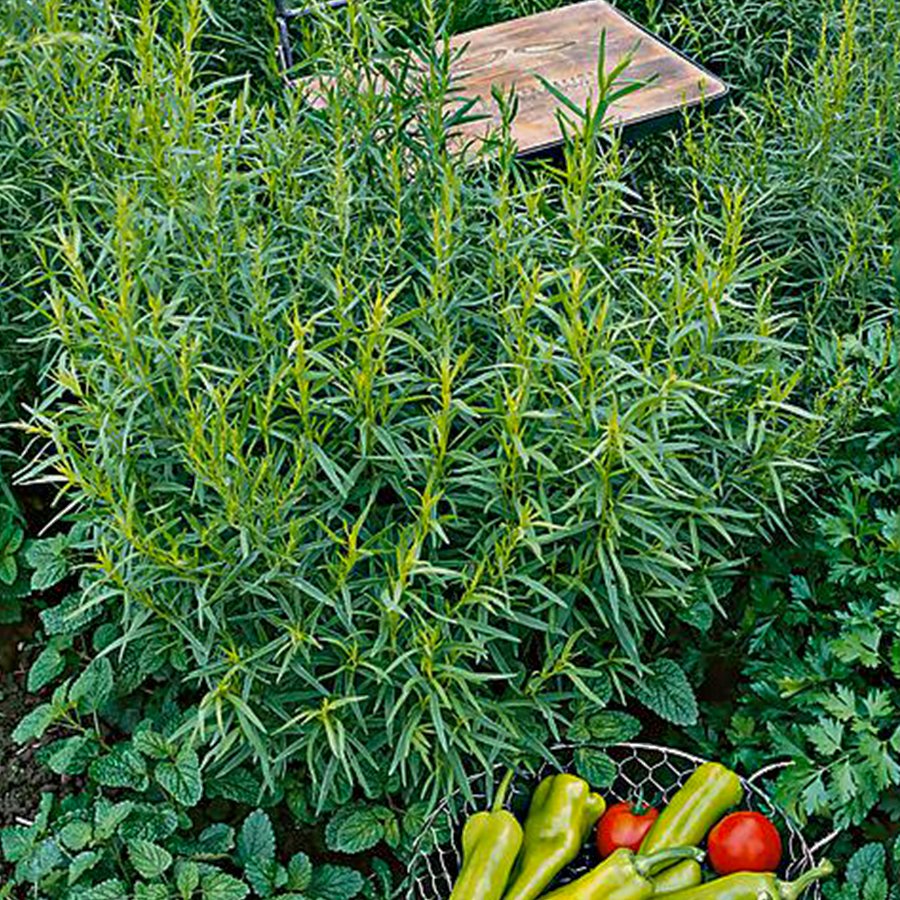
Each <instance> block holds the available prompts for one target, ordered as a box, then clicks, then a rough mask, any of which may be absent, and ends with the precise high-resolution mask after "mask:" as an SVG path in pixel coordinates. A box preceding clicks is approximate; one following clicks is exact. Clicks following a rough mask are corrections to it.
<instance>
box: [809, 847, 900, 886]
mask: <svg viewBox="0 0 900 900" xmlns="http://www.w3.org/2000/svg"><path fill="white" fill-rule="evenodd" d="M822 893H823V894H824V895H825V898H826V900H868V898H875V897H879V898H881V900H897V898H898V897H900V842H897V841H895V842H894V844H893V847H892V849H891V853H890V856H888V851H887V849H886V847H885V845H884V844H866V845H864V846H862V847H860V848H859V849H858V850H857V851H856V853H854V854H853V856H852V857H851V858H850V861H849V862H848V863H847V868H846V874H845V876H844V878H843V879H842V880H840V881H838V880H835V881H831V882H826V883H825V884H824V885H823V886H822Z"/></svg>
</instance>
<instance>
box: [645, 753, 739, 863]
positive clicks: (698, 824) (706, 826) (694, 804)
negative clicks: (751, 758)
mask: <svg viewBox="0 0 900 900" xmlns="http://www.w3.org/2000/svg"><path fill="white" fill-rule="evenodd" d="M743 796H744V788H743V786H742V785H741V780H740V778H738V777H737V775H735V774H734V772H731V771H729V770H728V769H726V768H725V766H722V765H719V763H704V764H703V765H702V766H699V767H698V768H697V770H696V771H695V772H694V773H693V775H691V777H690V778H688V780H687V781H686V782H685V784H684V787H682V788H681V790H680V791H678V793H677V794H675V796H674V797H673V798H672V799H671V800H670V801H669V805H668V806H667V807H666V808H665V809H664V810H663V811H662V813H661V814H660V816H659V818H658V819H657V820H656V821H655V822H654V823H653V826H652V827H651V828H650V830H649V831H648V832H647V835H646V837H645V838H644V840H643V842H642V843H641V846H640V853H641V854H642V855H644V856H647V855H649V854H651V853H656V852H657V851H658V850H665V849H666V848H667V847H693V846H696V845H697V844H699V843H701V842H702V840H703V838H705V837H706V833H707V832H708V831H709V830H710V828H712V827H713V825H715V824H716V822H718V821H719V819H721V818H722V816H723V815H724V814H725V813H726V812H728V810H729V809H731V808H732V807H734V806H737V805H738V804H739V803H740V802H741V799H742V798H743Z"/></svg>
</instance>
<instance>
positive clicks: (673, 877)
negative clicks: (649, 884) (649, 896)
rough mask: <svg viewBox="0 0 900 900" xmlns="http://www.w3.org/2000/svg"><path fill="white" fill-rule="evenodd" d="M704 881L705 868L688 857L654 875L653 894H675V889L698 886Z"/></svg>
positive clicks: (680, 889) (681, 889)
mask: <svg viewBox="0 0 900 900" xmlns="http://www.w3.org/2000/svg"><path fill="white" fill-rule="evenodd" d="M702 881H703V869H701V868H700V863H698V862H697V861H696V860H693V859H686V860H685V861H684V862H680V863H678V865H677V866H671V867H670V868H668V869H665V870H663V871H662V872H660V873H659V874H658V875H656V876H654V878H653V896H654V897H658V896H659V895H660V894H674V893H675V891H683V890H684V889H685V888H690V887H696V886H697V885H698V884H700V883H701V882H702Z"/></svg>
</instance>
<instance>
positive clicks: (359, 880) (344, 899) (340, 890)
mask: <svg viewBox="0 0 900 900" xmlns="http://www.w3.org/2000/svg"><path fill="white" fill-rule="evenodd" d="M364 886H365V881H364V880H363V877H362V875H361V874H360V873H359V872H357V871H356V869H350V868H347V866H332V865H325V866H319V867H317V868H316V869H315V871H314V872H313V877H312V883H311V884H310V889H309V893H310V895H311V896H312V897H314V898H315V900H349V898H350V897H355V896H356V895H357V894H359V893H360V891H362V889H363V887H364Z"/></svg>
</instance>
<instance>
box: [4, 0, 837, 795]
mask: <svg viewBox="0 0 900 900" xmlns="http://www.w3.org/2000/svg"><path fill="white" fill-rule="evenodd" d="M163 7H164V8H166V9H168V10H169V11H170V12H171V16H170V19H171V24H170V25H168V26H167V30H165V31H162V30H160V29H161V26H158V25H157V22H156V12H157V11H156V9H155V8H154V9H151V8H150V7H149V6H148V5H143V6H141V7H140V15H139V17H138V19H137V21H136V22H134V23H132V22H130V21H127V20H120V19H111V20H109V22H108V23H107V25H106V27H107V31H106V32H103V31H102V30H99V29H101V28H102V27H103V26H98V25H97V24H96V22H95V21H94V20H93V19H92V20H91V21H90V22H87V21H85V20H84V19H79V18H78V12H77V10H75V9H73V10H71V11H69V10H67V11H66V12H65V13H60V14H59V16H58V17H57V18H53V17H50V16H49V15H46V11H45V19H44V20H43V21H41V22H39V23H37V24H36V25H35V26H34V31H33V33H32V34H31V36H29V35H27V34H26V36H24V37H23V38H22V39H21V41H20V43H18V44H16V45H14V46H12V47H8V48H7V54H8V56H9V57H10V61H9V65H8V67H7V68H8V70H9V71H10V72H11V73H12V74H13V75H14V76H15V77H16V78H18V79H19V83H20V84H21V85H22V90H21V91H19V92H17V94H16V99H15V101H14V103H15V105H16V108H17V109H18V110H19V114H20V117H21V119H22V121H24V122H30V123H34V130H33V133H32V139H33V140H35V141H38V142H40V141H41V140H42V137H41V136H42V135H43V134H49V133H50V132H51V131H52V130H55V131H59V130H60V129H61V128H62V129H64V128H65V124H64V120H65V118H66V117H62V116H61V115H60V111H61V110H63V109H64V108H65V109H73V110H77V111H79V112H78V114H76V115H74V116H71V117H69V118H71V120H72V121H73V122H85V121H87V122H90V129H91V140H90V147H89V156H90V160H89V171H88V173H86V174H85V176H84V178H85V181H86V183H85V185H84V186H83V190H75V189H73V188H71V187H70V188H67V190H66V192H65V198H63V197H62V196H61V197H60V207H61V209H63V210H64V212H65V219H64V224H63V226H62V228H61V231H60V243H59V245H58V248H57V249H58V255H57V256H53V257H51V256H50V254H49V253H48V254H47V259H46V267H47V272H48V274H47V287H48V291H49V300H48V303H47V307H46V312H47V314H48V316H49V318H50V321H51V329H52V330H51V340H52V341H53V342H54V343H55V344H56V345H57V346H58V347H59V363H58V365H57V366H56V368H55V370H54V382H55V389H54V390H52V391H51V392H50V393H49V394H48V396H47V397H46V398H45V401H44V404H43V411H42V413H41V415H40V418H39V419H38V425H39V428H40V430H41V432H42V433H43V434H44V435H46V436H47V438H49V440H50V442H51V445H52V452H50V453H49V454H45V455H44V456H43V457H42V458H41V459H40V460H39V461H38V462H37V464H36V467H35V472H36V473H43V472H49V471H55V472H56V473H57V474H58V476H60V477H61V478H62V489H63V490H64V492H65V494H66V497H67V500H69V501H77V502H78V503H79V504H80V505H81V507H82V508H83V510H84V511H85V514H86V516H87V517H89V519H90V523H91V527H92V529H93V530H92V534H91V536H92V538H93V540H94V541H95V544H96V547H97V557H96V560H94V561H93V563H92V565H91V568H90V569H89V570H88V577H87V578H86V581H85V588H84V592H83V594H82V595H81V597H80V598H76V599H75V600H73V606H72V608H71V609H70V611H69V612H70V614H71V615H73V616H87V615H96V614H99V611H100V608H101V607H105V608H106V610H107V611H108V612H109V613H111V614H112V615H113V617H114V619H115V620H119V621H121V624H122V633H121V635H120V636H119V637H118V638H117V639H116V641H114V642H113V643H112V644H111V645H109V647H107V648H105V650H104V651H103V652H104V654H105V655H106V656H112V655H113V654H118V653H122V652H126V651H127V650H128V648H131V647H134V648H142V647H145V646H159V647H164V648H166V649H165V652H164V653H163V654H161V655H162V656H163V657H165V658H167V660H168V664H170V665H171V666H172V667H173V669H174V671H176V672H177V673H178V674H177V677H178V678H180V679H182V680H183V682H184V683H185V685H186V686H187V687H189V688H191V689H192V690H193V691H194V694H193V697H194V702H195V705H194V718H193V721H192V722H191V723H190V726H189V727H191V728H193V729H195V730H196V731H197V732H198V733H201V734H205V735H210V736H212V740H213V743H212V747H211V750H210V753H211V759H213V760H215V761H216V762H217V763H219V764H223V765H232V764H236V763H239V762H241V761H243V760H245V759H247V758H250V757H252V758H253V759H255V760H258V762H259V764H260V765H261V766H262V767H263V771H264V772H265V774H266V777H267V778H268V779H269V780H270V781H274V780H275V779H276V778H277V777H278V776H279V775H280V774H281V773H283V772H284V771H285V769H286V766H287V765H288V763H289V762H290V761H291V760H302V761H304V763H305V764H306V765H308V767H309V769H310V771H311V773H312V775H313V777H314V779H315V781H316V784H317V787H318V791H319V796H320V797H325V796H327V795H331V794H335V793H339V792H340V791H342V790H343V789H344V786H345V785H349V784H354V783H355V784H360V785H363V786H366V787H369V788H370V789H371V785H372V784H375V783H377V778H376V772H377V771H378V770H379V769H381V768H384V767H385V765H386V767H387V769H388V770H389V771H390V772H391V773H394V774H397V775H400V776H402V777H403V779H404V780H406V781H407V782H408V783H421V782H422V781H423V780H425V779H426V778H429V777H430V778H432V779H433V782H434V784H435V785H436V784H437V782H444V783H445V782H450V781H452V782H455V783H465V779H466V775H467V773H470V772H471V771H472V770H473V769H479V770H480V769H481V768H482V767H483V766H484V765H486V764H487V763H488V762H489V761H490V759H491V758H493V757H494V756H496V755H509V754H511V753H515V752H521V751H532V752H536V753H540V752H541V751H542V749H543V746H544V744H545V741H547V740H551V739H553V738H554V737H555V736H557V735H559V734H560V733H561V730H562V729H563V728H565V727H566V724H567V721H568V720H570V718H571V715H572V712H573V711H572V710H570V709H568V708H567V707H566V705H565V704H566V703H567V702H568V701H573V702H577V701H583V702H587V703H590V704H592V705H593V706H594V708H598V707H600V706H602V705H603V704H604V703H606V702H607V701H608V700H609V699H610V697H611V696H612V694H613V691H614V690H618V691H619V693H620V696H624V695H626V694H628V693H632V694H635V695H636V696H637V698H638V699H639V700H642V701H643V702H645V703H647V704H649V705H650V706H651V707H654V708H656V709H657V710H658V711H660V712H662V713H663V714H667V715H669V717H670V718H673V719H675V720H676V721H691V720H692V719H693V718H694V717H695V716H696V707H695V705H694V704H693V695H692V693H691V692H690V685H689V684H687V682H686V681H685V679H683V678H676V679H675V680H672V679H670V678H668V677H667V676H668V675H671V674H672V673H677V674H678V675H680V674H681V673H680V669H678V666H677V664H676V663H674V662H670V663H668V664H665V663H660V666H665V668H657V669H656V670H653V675H654V677H652V678H651V679H650V681H649V685H650V686H649V687H648V686H644V687H638V686H637V685H638V684H639V682H640V681H641V676H642V673H643V674H646V673H647V670H642V669H641V668H640V662H639V660H640V647H641V644H642V641H643V639H644V636H645V635H646V634H647V633H648V632H651V631H653V630H657V631H659V632H663V631H664V630H665V622H666V620H667V619H668V618H670V617H671V616H673V615H674V616H680V617H683V618H685V619H687V620H688V621H690V622H693V623H694V624H695V625H696V626H697V627H700V628H708V627H709V625H710V623H711V621H712V616H713V613H714V609H715V608H716V606H717V605H719V602H720V598H721V597H722V596H723V595H724V593H725V592H726V590H727V585H728V582H729V579H730V578H731V577H732V576H733V574H734V573H735V571H736V569H737V566H738V563H739V561H740V559H741V556H742V549H741V546H740V544H741V541H742V540H744V539H746V538H747V537H749V536H752V535H755V534H758V533H760V532H762V533H771V532H772V531H773V530H775V529H777V528H779V527H782V525H783V519H784V513H785V510H786V509H787V506H788V504H789V503H790V501H791V498H792V496H794V493H795V488H796V483H797V481H798V478H799V477H802V475H803V473H804V468H805V466H804V460H805V459H806V458H807V457H808V456H809V453H810V451H811V449H812V448H813V447H814V446H815V444H816V441H817V440H818V435H819V431H820V428H821V425H820V422H819V420H818V419H817V418H816V417H815V416H814V415H813V414H812V413H813V412H815V411H816V410H815V407H814V405H813V404H810V408H809V409H806V408H804V403H803V402H802V401H801V400H800V399H799V397H798V393H799V392H800V391H802V389H803V375H804V368H803V360H804V356H805V352H806V350H805V348H804V347H803V346H801V345H799V344H796V343H795V342H794V341H793V340H792V337H793V331H792V329H793V327H794V323H792V321H791V320H790V319H788V318H785V317H783V316H780V315H775V314H774V313H773V312H772V310H771V308H770V305H769V281H770V279H771V278H772V277H774V275H773V270H772V268H771V267H770V265H769V264H768V263H767V262H765V261H764V260H763V259H762V258H761V256H760V254H759V253H758V251H757V249H756V248H755V247H754V245H753V243H752V241H749V240H747V238H746V234H745V225H746V222H747V219H748V216H749V215H750V213H751V211H750V210H749V209H748V208H747V206H746V203H745V194H744V192H743V191H732V190H730V189H727V188H724V187H723V189H722V191H721V196H720V205H719V207H718V208H716V209H713V208H707V209H706V210H700V209H697V210H696V211H695V213H696V215H695V216H693V217H692V218H680V217H678V216H676V215H674V214H672V213H670V212H669V211H667V210H666V209H663V208H661V207H660V206H658V205H655V204H653V203H652V202H648V203H646V204H643V203H639V202H637V201H636V200H635V199H634V198H632V197H631V196H630V194H629V192H628V191H626V190H624V189H623V188H622V180H623V178H625V177H626V175H627V173H628V168H627V166H628V165H629V163H627V161H625V160H623V158H622V155H621V154H620V153H619V152H618V150H617V148H615V147H612V148H609V147H607V148H606V149H603V148H602V147H601V146H599V145H598V144H597V142H596V141H594V140H589V139H587V137H586V136H584V135H582V136H579V135H576V136H575V138H574V140H573V142H572V144H571V146H570V147H569V149H568V151H567V153H566V156H565V159H564V160H563V163H562V166H561V168H559V169H550V168H542V169H535V170H532V171H523V170H521V169H518V168H516V167H515V166H514V165H513V164H512V162H511V152H510V148H509V147H501V148H500V150H499V158H498V160H497V162H496V163H494V164H491V165H490V166H488V165H480V166H476V167H473V168H469V169H465V168H464V167H463V165H462V162H461V161H460V160H458V159H456V158H454V157H453V156H452V155H451V154H450V152H449V151H448V150H447V148H446V146H445V144H444V141H443V131H444V126H443V123H442V121H441V115H442V112H441V110H442V107H443V99H444V94H445V90H446V85H445V84H444V82H443V81H442V76H441V66H442V64H444V63H445V61H444V63H442V61H441V60H440V59H436V60H434V72H435V74H434V77H433V79H432V81H431V82H430V83H428V84H426V85H425V86H424V88H423V91H422V94H421V95H418V94H416V93H414V92H413V91H412V89H411V88H410V87H409V86H406V87H405V88H404V86H402V85H401V86H400V88H399V90H398V93H397V95H396V96H395V98H394V99H385V98H379V97H375V96H369V95H363V96H362V97H360V96H359V95H358V94H357V93H356V92H355V91H352V90H349V89H342V90H341V91H339V92H336V93H335V94H334V95H332V96H331V97H330V98H329V100H328V107H327V109H325V110H324V111H322V112H320V113H315V114H314V113H311V112H309V111H304V110H303V109H302V108H301V107H300V104H299V101H297V100H296V99H293V98H285V99H283V100H281V101H279V104H278V105H277V106H269V105H267V104H265V103H257V102H255V101H254V100H253V99H252V97H250V96H249V95H248V93H247V92H246V91H245V90H243V89H230V90H229V89H226V88H225V87H223V86H222V85H216V84H213V83H210V82H209V80H208V76H206V75H205V74H204V67H205V66H206V61H205V59H204V58H203V57H202V56H199V55H198V54H197V53H196V52H195V51H194V50H193V43H194V41H195V39H196V38H197V35H198V34H199V33H200V30H201V27H202V23H203V15H202V12H201V11H200V8H199V5H197V4H196V3H186V4H182V5H179V4H170V5H169V6H167V7H166V6H165V5H163ZM101 21H102V19H101ZM86 28H91V29H93V31H92V33H91V34H90V36H87V35H86V34H83V33H82V32H83V30H84V29H86ZM113 33H114V34H115V42H113V41H112V40H111V38H112V36H113ZM43 34H54V35H58V39H55V40H50V39H49V38H47V37H40V38H39V37H38V36H39V35H43ZM79 34H81V36H80V37H79V36H78V35H79ZM64 35H68V36H64ZM340 37H341V36H340V35H339V36H338V37H334V38H333V44H332V45H331V47H330V50H329V52H332V53H339V52H340V53H343V52H348V53H359V54H360V56H359V58H358V59H357V60H356V61H357V63H358V65H360V66H364V65H367V64H368V63H367V62H366V56H365V53H366V52H367V49H366V48H367V47H369V46H370V45H369V43H367V41H366V40H364V39H363V38H359V37H358V36H355V35H354V34H353V32H352V31H351V32H349V33H348V34H347V35H344V36H343V38H345V39H346V40H347V41H352V40H354V39H355V41H356V42H355V44H352V43H351V46H350V49H349V50H345V48H344V44H343V43H342V41H341V40H339V38H340ZM373 40H374V39H373ZM364 51H365V52H364ZM59 67H62V68H63V69H65V71H67V72H69V73H70V77H69V78H68V79H67V80H66V83H65V86H64V87H62V86H61V85H60V83H59V82H58V81H56V80H55V79H54V77H53V73H54V72H55V71H57V70H58V69H59ZM410 115H412V116H417V117H418V121H419V129H418V132H417V133H416V134H413V133H412V132H411V131H410V130H409V129H407V128H405V127H398V122H401V121H403V120H404V118H405V117H407V116H410ZM398 117H399V118H398ZM51 120H52V122H53V126H54V127H53V129H50V128H49V127H48V125H47V124H45V123H48V121H51ZM79 127H80V126H79ZM79 134H80V133H79V132H78V131H77V129H75V130H73V131H72V132H71V133H70V134H69V135H68V136H66V135H65V134H64V135H63V138H62V140H63V146H65V144H66V142H68V143H70V144H71V145H72V146H73V148H74V149H73V150H72V152H73V153H75V154H77V155H80V154H82V153H87V152H88V151H87V150H86V149H85V148H84V145H83V143H82V141H81V138H80V136H79ZM53 139H54V141H59V140H60V138H59V135H58V134H54V138H53ZM604 146H605V145H604ZM79 158H80V156H79ZM72 177H77V176H72ZM88 184H89V186H88ZM670 684H671V685H674V686H675V687H676V688H678V689H679V691H680V694H679V695H678V696H679V697H680V700H681V702H677V701H675V702H673V701H672V698H671V697H670V696H669V694H668V693H667V687H668V686H669V685H670ZM67 702H68V701H67ZM186 727H188V726H186ZM435 789H437V788H435Z"/></svg>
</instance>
